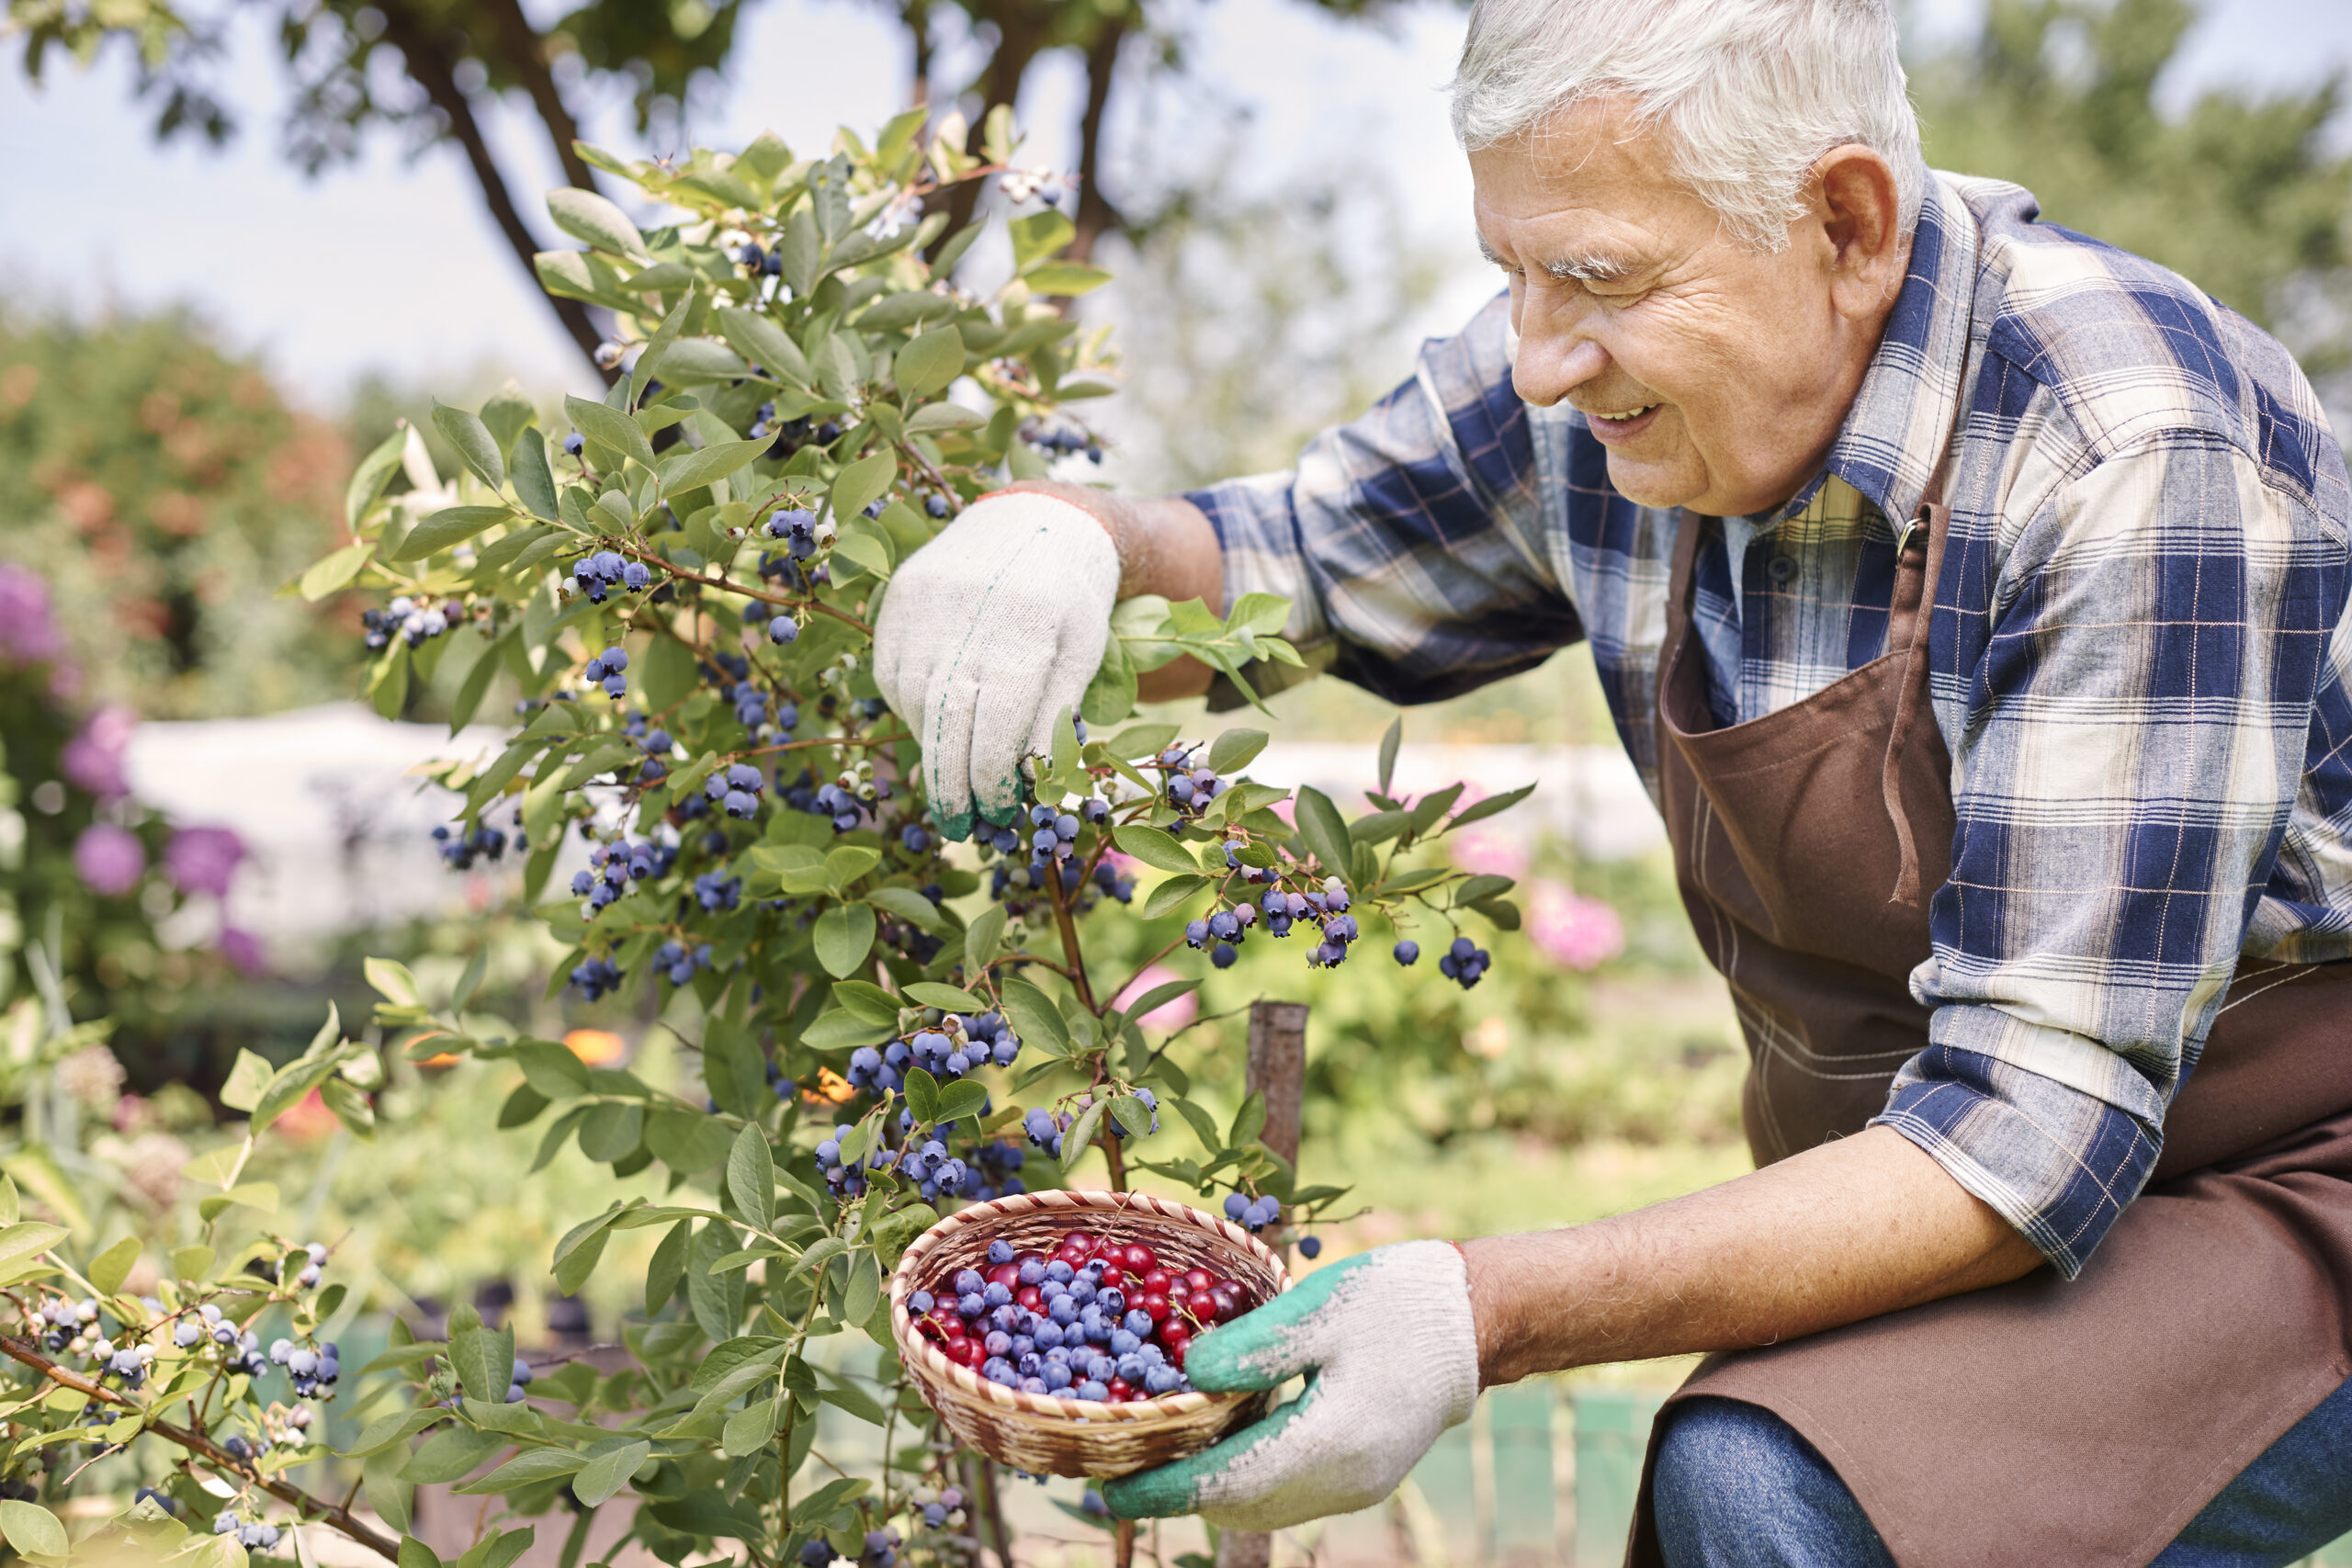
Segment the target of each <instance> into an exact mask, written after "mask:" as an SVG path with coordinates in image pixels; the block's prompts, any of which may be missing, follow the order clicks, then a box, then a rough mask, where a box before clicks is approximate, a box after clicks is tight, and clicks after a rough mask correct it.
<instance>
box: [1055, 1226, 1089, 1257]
mask: <svg viewBox="0 0 2352 1568" xmlns="http://www.w3.org/2000/svg"><path fill="white" fill-rule="evenodd" d="M1061 1250H1062V1251H1063V1252H1065V1253H1071V1252H1075V1253H1076V1254H1078V1255H1079V1256H1080V1258H1084V1257H1086V1256H1088V1255H1089V1254H1091V1252H1093V1250H1094V1238H1093V1237H1092V1236H1091V1235H1087V1234H1086V1233H1085V1232H1084V1231H1072V1232H1070V1233H1069V1235H1066V1236H1064V1237H1062V1246H1061Z"/></svg>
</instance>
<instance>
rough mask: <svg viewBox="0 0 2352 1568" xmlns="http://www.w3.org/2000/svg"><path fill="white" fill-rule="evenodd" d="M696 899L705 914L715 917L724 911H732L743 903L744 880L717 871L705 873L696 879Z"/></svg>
mask: <svg viewBox="0 0 2352 1568" xmlns="http://www.w3.org/2000/svg"><path fill="white" fill-rule="evenodd" d="M694 897H695V903H697V904H699V905H701V906H702V908H703V912H704V913H705V914H709V915H715V914H718V912H719V911H721V910H723V909H731V908H735V906H736V905H737V904H739V903H741V901H742V897H743V879H742V878H741V877H740V876H727V875H723V874H720V873H718V872H716V871H707V872H704V873H703V874H701V875H700V876H697V877H695V895H694Z"/></svg>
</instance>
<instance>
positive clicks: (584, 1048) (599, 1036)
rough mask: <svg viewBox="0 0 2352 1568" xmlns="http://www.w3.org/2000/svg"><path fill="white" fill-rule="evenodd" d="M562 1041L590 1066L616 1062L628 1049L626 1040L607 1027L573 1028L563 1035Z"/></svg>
mask: <svg viewBox="0 0 2352 1568" xmlns="http://www.w3.org/2000/svg"><path fill="white" fill-rule="evenodd" d="M563 1043H565V1044H566V1045H569V1046H571V1054H572V1055H575V1056H577V1057H579V1058H580V1059H581V1060H582V1061H583V1062H585V1063H587V1064H588V1065H589V1066H592V1067H602V1066H609V1065H610V1064H612V1063H614V1062H617V1061H619V1060H620V1059H621V1057H622V1056H623V1055H627V1054H628V1042H626V1041H624V1040H623V1039H622V1038H621V1037H620V1036H619V1035H617V1034H615V1033H614V1032H612V1031H611V1030H609V1029H575V1030H573V1031H572V1032H571V1033H569V1034H567V1035H565V1036H564V1037H563Z"/></svg>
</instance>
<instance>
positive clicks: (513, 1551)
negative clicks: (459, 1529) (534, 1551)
mask: <svg viewBox="0 0 2352 1568" xmlns="http://www.w3.org/2000/svg"><path fill="white" fill-rule="evenodd" d="M537 1539H538V1530H537V1528H536V1527H534V1526H531V1525H526V1526H524V1527H523V1528H522V1529H512V1530H501V1531H499V1532H498V1533H497V1534H496V1535H493V1536H492V1537H490V1538H488V1539H487V1540H481V1541H477V1542H475V1543H474V1545H473V1546H471V1547H470V1548H469V1549H468V1550H467V1551H466V1554H465V1555H464V1556H463V1557H460V1558H458V1568H510V1565H511V1564H512V1563H513V1562H514V1561H515V1559H516V1558H518V1557H520V1556H522V1555H523V1553H525V1552H526V1551H529V1550H531V1543H532V1542H533V1541H534V1540H537Z"/></svg>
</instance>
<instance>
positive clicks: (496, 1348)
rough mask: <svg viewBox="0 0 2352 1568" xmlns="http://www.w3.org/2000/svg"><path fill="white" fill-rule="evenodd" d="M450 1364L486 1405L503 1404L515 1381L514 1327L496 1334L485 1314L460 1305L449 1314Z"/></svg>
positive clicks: (465, 1384)
mask: <svg viewBox="0 0 2352 1568" xmlns="http://www.w3.org/2000/svg"><path fill="white" fill-rule="evenodd" d="M449 1365H450V1368H451V1369H452V1370H453V1371H456V1372H457V1374H458V1382H459V1383H461V1384H463V1385H464V1387H465V1391H466V1393H467V1394H468V1395H469V1396H470V1397H472V1398H475V1399H479V1400H481V1402H482V1403H483V1404H504V1403H505V1402H506V1390H507V1386H508V1385H509V1384H511V1383H512V1382H514V1381H515V1326H514V1325H512V1324H509V1325H506V1326H505V1327H503V1328H501V1329H499V1330H498V1331H497V1332H496V1333H492V1331H491V1330H490V1329H488V1328H486V1327H484V1326H483V1325H482V1321H481V1314H479V1313H477V1312H475V1311H474V1309H473V1308H471V1307H469V1306H466V1305H463V1304H460V1305H459V1306H458V1308H457V1309H456V1310H455V1311H453V1312H452V1313H451V1314H449Z"/></svg>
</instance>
